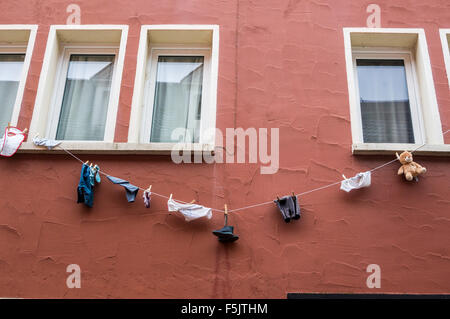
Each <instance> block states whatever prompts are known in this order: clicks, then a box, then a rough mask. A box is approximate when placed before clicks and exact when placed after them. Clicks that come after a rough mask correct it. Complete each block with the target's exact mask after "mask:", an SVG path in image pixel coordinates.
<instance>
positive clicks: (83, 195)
mask: <svg viewBox="0 0 450 319" xmlns="http://www.w3.org/2000/svg"><path fill="white" fill-rule="evenodd" d="M90 171H91V168H90V167H89V166H88V165H86V164H83V166H82V167H81V176H80V182H79V183H78V188H77V192H78V199H77V203H84V204H85V205H86V206H88V207H92V206H93V205H94V186H93V185H92V184H91V181H90V177H89V176H90Z"/></svg>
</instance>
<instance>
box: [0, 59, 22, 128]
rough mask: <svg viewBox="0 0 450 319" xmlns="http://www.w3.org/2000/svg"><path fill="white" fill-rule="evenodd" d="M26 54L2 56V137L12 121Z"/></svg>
mask: <svg viewBox="0 0 450 319" xmlns="http://www.w3.org/2000/svg"><path fill="white" fill-rule="evenodd" d="M24 59H25V54H0V101H1V103H0V130H1V131H0V136H3V133H4V128H5V127H6V126H7V125H8V122H10V121H11V116H12V112H13V109H14V103H15V101H16V96H17V89H18V87H19V81H20V76H21V74H22V67H23V61H24Z"/></svg>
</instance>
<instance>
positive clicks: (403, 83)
mask: <svg viewBox="0 0 450 319" xmlns="http://www.w3.org/2000/svg"><path fill="white" fill-rule="evenodd" d="M356 65H357V75H358V84H359V96H360V104H361V117H362V127H363V136H364V142H365V143H414V131H413V125H412V119H411V109H410V102H409V95H408V85H407V80H406V71H405V65H404V61H403V60H379V59H357V60H356Z"/></svg>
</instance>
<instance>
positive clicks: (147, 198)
mask: <svg viewBox="0 0 450 319" xmlns="http://www.w3.org/2000/svg"><path fill="white" fill-rule="evenodd" d="M150 195H152V192H150V191H149V190H145V191H144V194H143V195H142V198H143V199H144V205H145V207H146V208H150Z"/></svg>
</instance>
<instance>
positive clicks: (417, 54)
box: [343, 27, 450, 155]
mask: <svg viewBox="0 0 450 319" xmlns="http://www.w3.org/2000/svg"><path fill="white" fill-rule="evenodd" d="M343 33H344V49H345V52H344V53H345V62H346V71H347V84H348V96H349V106H350V121H351V135H352V153H353V154H356V155H370V154H390V155H392V154H393V153H395V152H396V151H403V150H405V149H409V150H412V149H415V148H416V147H420V150H418V151H416V154H430V155H447V154H448V153H450V145H446V144H444V138H443V132H442V124H441V119H440V114H439V107H438V104H437V98H436V92H435V88H434V80H433V73H432V69H431V62H430V57H429V54H428V45H427V41H426V37H425V31H424V30H423V29H416V28H353V27H351V28H347V27H344V28H343ZM359 47H364V48H365V49H366V50H370V49H372V50H374V49H377V48H380V47H382V48H389V50H391V51H407V52H409V54H410V56H411V64H412V66H413V68H412V69H413V74H414V73H415V74H416V75H415V76H413V78H414V79H415V81H416V87H417V90H416V101H417V103H416V104H417V105H418V108H417V109H418V112H417V113H418V114H420V115H421V118H422V119H421V121H422V132H423V133H422V135H423V138H422V143H418V141H415V143H414V144H411V143H364V142H363V139H362V129H361V113H360V101H359V99H357V94H356V93H355V92H357V79H356V77H355V67H354V59H353V54H354V53H353V50H354V49H357V48H359ZM380 54H381V53H380ZM410 93H411V92H410ZM419 118H420V117H419Z"/></svg>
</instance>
